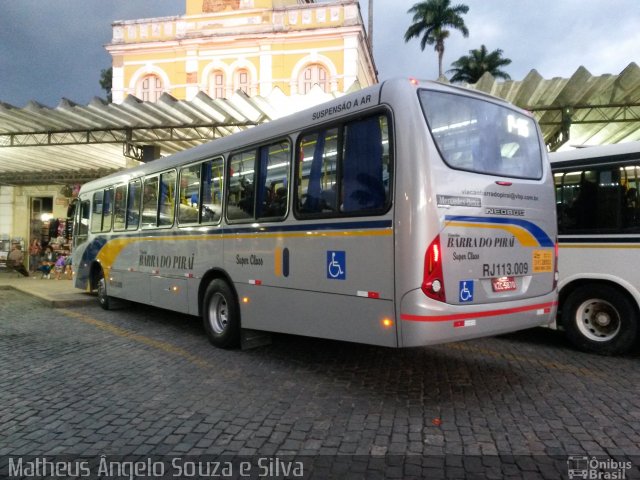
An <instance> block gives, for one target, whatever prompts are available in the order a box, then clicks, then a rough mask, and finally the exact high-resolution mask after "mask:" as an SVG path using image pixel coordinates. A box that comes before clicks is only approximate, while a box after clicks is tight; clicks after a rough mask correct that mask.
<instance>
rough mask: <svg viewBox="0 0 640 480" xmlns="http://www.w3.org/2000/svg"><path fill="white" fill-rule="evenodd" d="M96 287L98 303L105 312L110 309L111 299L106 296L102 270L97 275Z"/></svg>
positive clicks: (105, 284) (105, 281) (105, 283)
mask: <svg viewBox="0 0 640 480" xmlns="http://www.w3.org/2000/svg"><path fill="white" fill-rule="evenodd" d="M97 286H98V288H97V291H98V303H99V304H100V306H101V307H102V308H103V309H105V310H109V309H111V298H110V297H109V295H107V280H106V279H105V278H104V272H103V271H102V270H100V272H99V273H98V282H97Z"/></svg>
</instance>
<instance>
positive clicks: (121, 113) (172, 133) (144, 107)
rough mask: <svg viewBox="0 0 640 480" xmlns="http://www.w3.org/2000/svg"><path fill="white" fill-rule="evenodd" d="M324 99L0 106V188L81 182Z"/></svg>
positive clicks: (318, 93)
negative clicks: (0, 186) (3, 186)
mask: <svg viewBox="0 0 640 480" xmlns="http://www.w3.org/2000/svg"><path fill="white" fill-rule="evenodd" d="M356 87H357V86H355V87H354V88H356ZM331 98H334V95H332V94H327V93H324V92H323V91H322V90H321V89H320V88H319V87H317V88H314V89H312V90H311V92H309V94H307V95H305V96H304V98H293V97H287V96H285V95H284V94H283V93H282V91H280V90H278V89H276V90H274V91H273V92H272V93H271V94H270V95H269V96H266V97H248V96H247V95H246V94H244V93H243V92H241V91H238V92H236V93H235V94H234V95H233V96H232V97H231V98H228V99H212V98H210V97H209V96H208V95H206V94H205V93H203V92H200V93H198V95H197V96H196V97H194V98H193V99H192V100H189V101H186V100H177V99H175V98H174V97H172V96H171V95H169V94H167V93H164V94H163V95H162V96H161V97H160V99H159V100H158V101H157V102H155V103H151V102H143V101H141V100H139V99H137V98H136V97H134V96H128V97H127V98H126V100H125V101H124V102H123V103H121V104H111V103H106V102H104V101H103V100H101V99H98V98H96V99H94V100H93V101H91V102H90V103H89V104H88V105H78V104H75V103H73V102H71V101H69V100H67V99H63V100H62V101H61V102H60V104H59V105H58V106H57V107H55V108H49V107H46V106H44V105H41V104H38V103H36V102H30V103H29V104H28V105H27V106H26V107H24V108H16V107H14V106H12V105H8V104H6V103H0V185H29V184H31V185H33V184H43V183H45V184H56V183H62V184H70V183H84V182H86V181H88V180H91V179H93V178H99V177H101V176H104V175H106V174H108V173H111V172H113V171H115V170H120V169H122V168H126V167H130V166H134V165H137V164H139V163H140V162H141V161H146V160H147V158H145V157H146V154H147V152H148V151H153V152H154V154H155V153H157V152H158V151H160V152H161V153H162V155H169V154H172V153H176V152H179V151H181V150H185V149H187V148H190V147H194V146H196V145H199V144H201V143H204V142H208V141H210V140H213V139H216V138H220V137H223V136H226V135H230V134H232V133H235V132H238V131H240V130H244V129H246V128H250V127H252V126H254V125H257V124H259V123H262V122H265V121H269V120H272V119H275V118H278V117H280V116H284V115H287V114H289V113H292V112H293V111H296V110H299V109H301V108H305V107H307V106H312V105H315V104H318V103H321V102H323V101H327V100H329V99H331ZM156 157H157V155H155V157H152V158H156ZM152 158H149V159H152Z"/></svg>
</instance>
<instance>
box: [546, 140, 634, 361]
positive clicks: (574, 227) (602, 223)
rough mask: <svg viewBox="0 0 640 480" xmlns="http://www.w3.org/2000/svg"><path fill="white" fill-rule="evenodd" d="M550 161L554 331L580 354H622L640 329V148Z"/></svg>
mask: <svg viewBox="0 0 640 480" xmlns="http://www.w3.org/2000/svg"><path fill="white" fill-rule="evenodd" d="M550 159H551V168H552V170H553V172H554V180H555V187H556V207H557V214H558V233H559V237H558V241H559V247H560V252H561V256H560V280H559V288H560V311H559V316H558V322H557V326H559V327H560V328H562V329H563V330H564V332H565V334H566V336H567V338H568V339H569V340H570V341H571V342H572V343H573V344H574V345H575V346H576V347H578V348H580V349H582V350H587V351H591V352H596V353H600V354H620V353H624V352H626V351H628V350H629V349H631V348H632V347H633V346H634V344H635V343H636V341H637V339H638V324H639V322H640V314H639V312H640V270H639V269H637V267H636V264H635V262H636V260H637V258H638V257H637V255H638V253H639V252H640V197H638V190H639V189H640V142H629V143H621V144H616V145H604V146H598V147H588V148H580V149H576V150H571V151H566V152H558V153H552V154H550Z"/></svg>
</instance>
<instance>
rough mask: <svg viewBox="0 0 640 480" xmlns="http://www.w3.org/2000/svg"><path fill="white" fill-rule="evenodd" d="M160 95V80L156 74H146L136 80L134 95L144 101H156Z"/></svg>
mask: <svg viewBox="0 0 640 480" xmlns="http://www.w3.org/2000/svg"><path fill="white" fill-rule="evenodd" d="M160 95H162V80H161V79H160V77H158V76H157V75H147V76H146V77H143V78H142V80H140V82H138V88H137V92H136V96H137V97H138V98H139V99H141V100H143V101H145V102H157V101H158V99H159V98H160Z"/></svg>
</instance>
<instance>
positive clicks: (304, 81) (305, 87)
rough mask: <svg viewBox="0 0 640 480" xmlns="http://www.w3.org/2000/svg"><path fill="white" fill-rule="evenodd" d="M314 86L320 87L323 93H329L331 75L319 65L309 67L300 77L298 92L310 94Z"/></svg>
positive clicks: (314, 64)
mask: <svg viewBox="0 0 640 480" xmlns="http://www.w3.org/2000/svg"><path fill="white" fill-rule="evenodd" d="M314 85H320V88H322V91H324V92H325V93H329V74H328V73H327V69H326V68H324V67H323V66H322V65H320V64H319V63H313V64H311V65H308V66H307V67H306V68H305V69H304V70H302V72H300V75H299V76H298V92H299V93H302V94H303V95H304V94H306V93H309V91H310V90H311V89H312V88H313V86H314Z"/></svg>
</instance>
